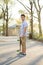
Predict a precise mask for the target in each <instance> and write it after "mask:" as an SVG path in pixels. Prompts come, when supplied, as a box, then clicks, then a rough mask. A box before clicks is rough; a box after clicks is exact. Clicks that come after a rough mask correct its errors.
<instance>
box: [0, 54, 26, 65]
mask: <svg viewBox="0 0 43 65" xmlns="http://www.w3.org/2000/svg"><path fill="white" fill-rule="evenodd" d="M23 57H25V56H23V55H20V54H17V55H16V56H15V57H9V58H8V59H7V60H6V61H4V62H2V63H0V65H10V64H12V63H13V62H15V61H17V60H19V59H21V58H23Z"/></svg>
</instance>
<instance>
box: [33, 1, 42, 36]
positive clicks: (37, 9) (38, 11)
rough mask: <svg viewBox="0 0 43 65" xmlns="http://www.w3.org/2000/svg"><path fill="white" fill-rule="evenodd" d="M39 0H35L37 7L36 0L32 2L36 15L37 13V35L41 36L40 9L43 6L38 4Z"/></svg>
mask: <svg viewBox="0 0 43 65" xmlns="http://www.w3.org/2000/svg"><path fill="white" fill-rule="evenodd" d="M39 1H40V0H37V4H38V7H37V4H36V0H33V3H34V6H35V9H36V12H37V15H38V22H39V35H40V36H42V28H41V10H42V8H43V6H42V7H41V6H40V3H39Z"/></svg>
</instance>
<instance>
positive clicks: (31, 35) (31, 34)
mask: <svg viewBox="0 0 43 65" xmlns="http://www.w3.org/2000/svg"><path fill="white" fill-rule="evenodd" d="M30 5H31V20H30V26H31V33H30V38H31V39H32V38H33V11H32V9H33V4H32V2H30Z"/></svg>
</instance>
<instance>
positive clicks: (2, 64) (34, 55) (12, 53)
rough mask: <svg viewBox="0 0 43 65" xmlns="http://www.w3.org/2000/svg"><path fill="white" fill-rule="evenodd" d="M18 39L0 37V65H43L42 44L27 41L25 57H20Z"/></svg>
mask: <svg viewBox="0 0 43 65" xmlns="http://www.w3.org/2000/svg"><path fill="white" fill-rule="evenodd" d="M18 39H19V38H18V37H16V36H15V37H0V65H43V43H41V42H37V41H34V40H27V43H26V45H27V55H26V56H21V55H19V53H18V52H17V51H16V50H17V49H19V41H18Z"/></svg>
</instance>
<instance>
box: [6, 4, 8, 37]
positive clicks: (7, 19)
mask: <svg viewBox="0 0 43 65" xmlns="http://www.w3.org/2000/svg"><path fill="white" fill-rule="evenodd" d="M6 13H7V15H6V16H7V19H6V36H8V5H7V4H6Z"/></svg>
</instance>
